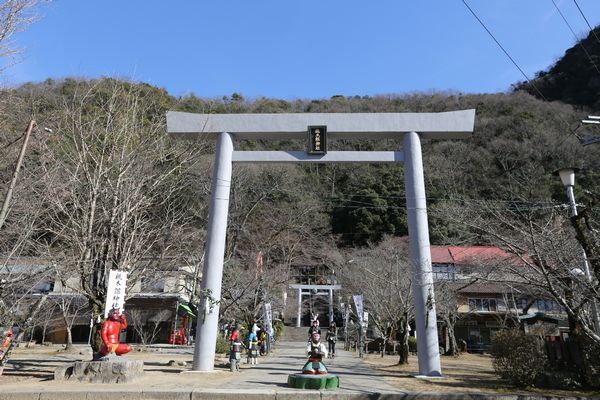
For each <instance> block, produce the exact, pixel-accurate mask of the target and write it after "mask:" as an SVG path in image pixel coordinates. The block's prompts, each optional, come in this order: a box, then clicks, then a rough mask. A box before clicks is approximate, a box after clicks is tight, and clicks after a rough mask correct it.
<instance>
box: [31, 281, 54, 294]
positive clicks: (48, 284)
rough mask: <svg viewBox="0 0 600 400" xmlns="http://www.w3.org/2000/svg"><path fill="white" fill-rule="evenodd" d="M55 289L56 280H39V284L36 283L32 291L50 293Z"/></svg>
mask: <svg viewBox="0 0 600 400" xmlns="http://www.w3.org/2000/svg"><path fill="white" fill-rule="evenodd" d="M53 290H54V281H50V280H48V281H42V282H39V283H38V284H37V285H35V287H34V288H33V290H32V292H33V293H50V292H51V291H53Z"/></svg>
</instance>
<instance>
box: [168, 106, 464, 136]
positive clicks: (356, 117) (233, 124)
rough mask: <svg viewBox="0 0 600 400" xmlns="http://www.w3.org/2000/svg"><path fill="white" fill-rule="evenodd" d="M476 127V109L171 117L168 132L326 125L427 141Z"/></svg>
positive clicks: (296, 130)
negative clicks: (411, 135) (415, 136)
mask: <svg viewBox="0 0 600 400" xmlns="http://www.w3.org/2000/svg"><path fill="white" fill-rule="evenodd" d="M474 124H475V110H474V109H470V110H460V111H449V112H441V113H295V114H195V113H187V112H178V111H169V112H168V113H167V132H168V133H170V134H173V135H175V136H178V137H180V136H181V137H191V138H198V136H199V135H209V136H211V135H215V134H218V133H222V132H227V133H230V134H233V135H234V136H235V138H236V139H263V140H264V139H293V138H304V137H305V136H306V132H307V127H308V126H309V125H326V126H327V134H328V136H329V137H330V138H331V139H351V138H361V139H380V138H393V137H397V138H399V139H401V138H402V134H404V133H406V132H418V133H419V136H421V137H422V138H424V139H465V138H468V137H470V136H471V134H472V132H473V127H474Z"/></svg>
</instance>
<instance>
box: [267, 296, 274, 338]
mask: <svg viewBox="0 0 600 400" xmlns="http://www.w3.org/2000/svg"><path fill="white" fill-rule="evenodd" d="M265 329H268V332H269V334H270V333H271V329H273V313H272V311H271V303H265Z"/></svg>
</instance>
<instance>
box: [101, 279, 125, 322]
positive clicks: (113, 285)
mask: <svg viewBox="0 0 600 400" xmlns="http://www.w3.org/2000/svg"><path fill="white" fill-rule="evenodd" d="M126 287H127V272H125V271H118V270H115V269H111V270H110V273H109V274H108V288H107V289H106V304H105V305H104V318H106V317H108V312H109V311H110V310H111V309H113V308H118V309H120V310H123V305H124V304H125V288H126Z"/></svg>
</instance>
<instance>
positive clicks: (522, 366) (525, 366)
mask: <svg viewBox="0 0 600 400" xmlns="http://www.w3.org/2000/svg"><path fill="white" fill-rule="evenodd" d="M490 353H491V354H492V358H493V365H494V370H495V371H496V373H497V374H498V375H500V376H501V377H502V378H504V379H507V380H508V381H509V382H510V383H511V384H513V385H515V386H520V387H526V386H531V385H532V384H533V382H534V381H535V379H536V377H537V376H538V375H539V374H540V373H541V372H542V371H543V369H544V366H545V364H546V361H547V359H546V354H545V353H544V350H543V347H542V345H541V341H540V339H539V338H538V337H536V336H531V335H526V334H525V333H524V332H521V331H518V330H503V331H500V332H498V333H496V334H495V335H494V337H493V338H492V347H491V349H490Z"/></svg>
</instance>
